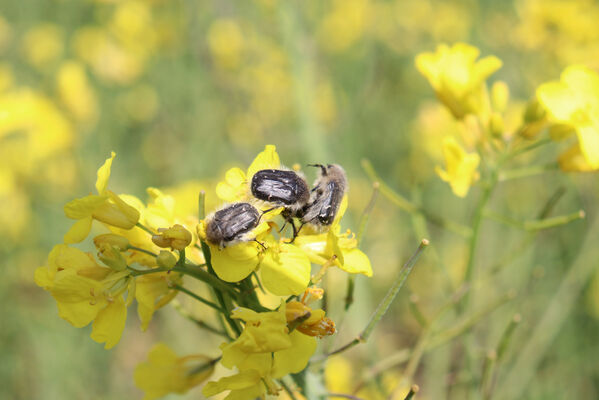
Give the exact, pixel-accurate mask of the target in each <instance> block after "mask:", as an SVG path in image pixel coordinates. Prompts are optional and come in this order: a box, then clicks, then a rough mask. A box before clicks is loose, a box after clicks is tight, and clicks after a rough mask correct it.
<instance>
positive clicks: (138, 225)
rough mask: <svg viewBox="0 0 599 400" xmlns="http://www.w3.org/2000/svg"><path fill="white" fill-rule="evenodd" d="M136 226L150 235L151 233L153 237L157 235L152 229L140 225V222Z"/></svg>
mask: <svg viewBox="0 0 599 400" xmlns="http://www.w3.org/2000/svg"><path fill="white" fill-rule="evenodd" d="M135 226H137V227H138V228H140V229H142V230H144V231H146V232H148V233H149V234H150V235H152V236H153V235H155V233H154V232H152V231H151V230H150V228H146V227H145V226H143V225H142V224H141V223H139V222H138V223H137V224H135Z"/></svg>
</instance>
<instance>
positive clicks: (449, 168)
mask: <svg viewBox="0 0 599 400" xmlns="http://www.w3.org/2000/svg"><path fill="white" fill-rule="evenodd" d="M443 154H444V156H445V167H446V169H445V170H444V169H442V168H441V167H437V168H436V171H437V174H439V176H440V177H441V179H443V180H444V181H445V182H448V183H449V185H450V186H451V190H452V191H453V193H454V194H455V195H456V196H458V197H466V195H467V194H468V191H469V190H470V186H472V184H473V183H474V182H476V181H477V180H478V178H479V176H480V174H479V173H478V171H477V168H478V164H479V163H480V156H479V155H478V154H477V153H467V152H466V150H464V149H463V148H462V147H461V146H460V145H459V144H458V142H457V141H456V140H455V139H454V138H453V137H451V136H448V137H446V138H445V139H443Z"/></svg>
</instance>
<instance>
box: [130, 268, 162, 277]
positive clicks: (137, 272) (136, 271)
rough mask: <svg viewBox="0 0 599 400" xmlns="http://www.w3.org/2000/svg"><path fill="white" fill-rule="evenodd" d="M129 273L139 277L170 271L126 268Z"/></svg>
mask: <svg viewBox="0 0 599 400" xmlns="http://www.w3.org/2000/svg"><path fill="white" fill-rule="evenodd" d="M127 269H128V270H129V271H130V272H131V275H132V276H141V275H148V274H155V273H158V272H167V271H170V270H169V269H166V268H152V269H142V270H139V269H135V268H132V267H128V268H127Z"/></svg>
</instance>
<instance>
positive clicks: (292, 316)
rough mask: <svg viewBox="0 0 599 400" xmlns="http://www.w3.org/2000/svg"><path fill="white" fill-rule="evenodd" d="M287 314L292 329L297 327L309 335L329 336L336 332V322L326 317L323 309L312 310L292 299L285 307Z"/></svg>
mask: <svg viewBox="0 0 599 400" xmlns="http://www.w3.org/2000/svg"><path fill="white" fill-rule="evenodd" d="M285 316H286V317H287V323H288V324H289V325H290V329H291V328H293V329H297V330H298V331H299V332H301V333H303V334H304V335H308V336H318V337H320V338H321V337H323V336H328V335H332V334H333V333H335V323H334V322H333V321H332V320H331V319H330V318H327V317H325V312H324V311H323V310H321V309H318V310H312V309H311V308H310V307H308V306H306V305H305V304H303V303H300V302H298V301H290V302H289V303H287V306H286V308H285Z"/></svg>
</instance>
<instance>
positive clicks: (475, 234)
mask: <svg viewBox="0 0 599 400" xmlns="http://www.w3.org/2000/svg"><path fill="white" fill-rule="evenodd" d="M496 184H497V172H496V171H491V179H490V182H489V184H488V185H487V186H485V187H484V188H483V192H482V194H481V196H480V199H479V200H478V205H477V206H476V210H475V211H474V216H473V218H472V236H470V243H469V245H468V259H467V262H466V273H465V275H464V281H465V282H466V284H467V285H468V286H469V287H470V291H469V292H468V293H466V296H464V300H463V303H462V304H461V306H460V307H459V310H458V311H460V312H459V313H463V312H464V311H465V310H466V309H468V308H469V306H470V301H471V297H472V283H473V280H474V265H475V258H476V250H477V248H478V241H479V236H480V235H479V233H480V227H481V223H482V220H483V211H484V209H485V206H486V205H487V202H488V201H489V199H490V198H491V193H492V192H493V189H494V188H495V185H496Z"/></svg>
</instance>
